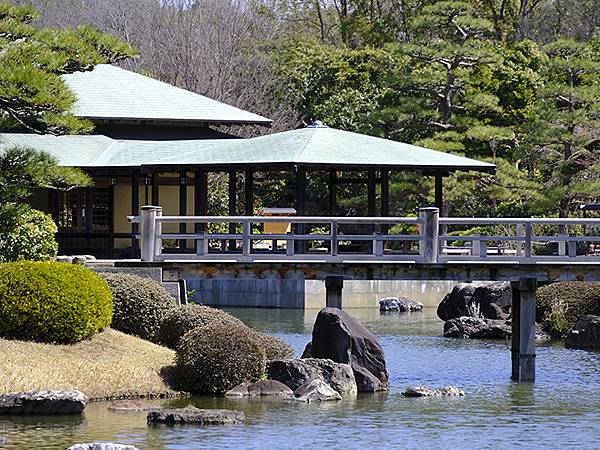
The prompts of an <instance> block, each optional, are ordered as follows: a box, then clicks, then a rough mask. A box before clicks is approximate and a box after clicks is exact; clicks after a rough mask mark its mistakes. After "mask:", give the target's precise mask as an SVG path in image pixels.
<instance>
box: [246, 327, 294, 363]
mask: <svg viewBox="0 0 600 450" xmlns="http://www.w3.org/2000/svg"><path fill="white" fill-rule="evenodd" d="M254 334H255V337H256V340H257V343H258V345H259V346H260V347H261V348H262V349H263V350H264V352H265V357H266V358H267V359H268V360H271V359H290V358H293V357H294V349H293V348H292V347H291V346H290V344H288V343H287V342H285V341H284V340H283V339H279V338H278V337H276V336H271V335H270V334H264V333H258V332H255V333H254Z"/></svg>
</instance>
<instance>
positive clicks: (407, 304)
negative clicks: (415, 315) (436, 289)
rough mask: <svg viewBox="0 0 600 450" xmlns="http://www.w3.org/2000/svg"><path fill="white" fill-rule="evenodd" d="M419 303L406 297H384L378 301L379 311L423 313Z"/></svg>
mask: <svg viewBox="0 0 600 450" xmlns="http://www.w3.org/2000/svg"><path fill="white" fill-rule="evenodd" d="M423 308H424V305H423V303H421V302H418V301H416V300H412V299H410V298H406V297H385V298H382V299H381V300H379V310H380V311H398V312H411V311H423Z"/></svg>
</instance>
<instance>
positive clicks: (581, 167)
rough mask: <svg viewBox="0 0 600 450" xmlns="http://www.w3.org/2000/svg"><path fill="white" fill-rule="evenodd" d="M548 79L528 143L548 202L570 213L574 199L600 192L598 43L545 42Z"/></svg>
mask: <svg viewBox="0 0 600 450" xmlns="http://www.w3.org/2000/svg"><path fill="white" fill-rule="evenodd" d="M544 51H545V52H546V54H547V55H548V64H547V65H546V75H547V82H546V84H545V86H544V88H543V89H540V91H539V98H538V117H537V120H536V121H535V122H533V123H531V124H529V125H528V130H529V131H530V134H529V136H528V137H527V139H526V140H525V141H524V145H523V147H524V148H525V150H527V151H529V152H530V153H531V155H532V156H533V158H534V159H535V160H537V161H538V164H537V167H538V170H539V171H540V172H541V174H542V178H543V180H544V183H545V194H546V204H547V206H548V207H549V208H551V209H553V210H555V211H558V213H559V216H560V217H567V216H568V214H569V210H570V209H571V207H572V205H573V202H574V201H578V200H586V199H592V198H597V197H598V192H600V191H599V189H600V167H599V163H600V160H599V158H598V153H597V150H598V145H597V141H596V140H595V139H594V138H593V136H594V135H595V133H597V131H598V129H599V127H600V122H599V119H600V63H599V62H598V58H597V57H596V56H595V55H594V45H593V44H589V43H585V42H580V41H576V40H574V39H559V40H558V41H555V42H553V43H551V44H548V45H546V46H545V47H544Z"/></svg>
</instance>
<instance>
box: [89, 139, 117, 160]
mask: <svg viewBox="0 0 600 450" xmlns="http://www.w3.org/2000/svg"><path fill="white" fill-rule="evenodd" d="M98 136H102V137H103V138H105V139H108V140H109V141H110V144H108V146H107V147H106V148H105V149H104V150H102V151H101V152H100V154H99V155H98V156H97V157H96V158H95V159H94V164H95V165H98V166H99V165H101V164H104V163H106V162H108V161H109V160H110V158H109V157H108V156H107V153H108V151H109V150H112V148H113V147H114V146H115V145H116V144H118V143H120V140H119V139H113V138H111V137H108V136H105V135H104V134H99V135H98Z"/></svg>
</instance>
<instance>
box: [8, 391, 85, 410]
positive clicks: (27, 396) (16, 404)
mask: <svg viewBox="0 0 600 450" xmlns="http://www.w3.org/2000/svg"><path fill="white" fill-rule="evenodd" d="M87 403H88V398H87V397H86V396H85V395H84V394H83V393H82V392H80V391H76V390H71V391H69V390H65V391H58V390H40V391H27V392H17V393H12V394H3V395H0V415H3V414H7V415H8V414H10V415H56V414H60V415H63V414H81V413H82V412H83V410H84V409H85V407H86V406H87Z"/></svg>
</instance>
